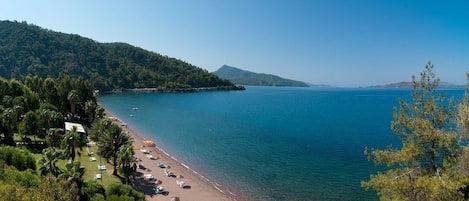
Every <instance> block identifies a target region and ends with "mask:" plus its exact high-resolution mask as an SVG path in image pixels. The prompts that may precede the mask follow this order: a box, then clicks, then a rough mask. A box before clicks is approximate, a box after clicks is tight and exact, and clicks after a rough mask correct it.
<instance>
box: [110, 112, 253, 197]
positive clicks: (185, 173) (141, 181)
mask: <svg viewBox="0 0 469 201" xmlns="http://www.w3.org/2000/svg"><path fill="white" fill-rule="evenodd" d="M106 115H107V117H108V118H111V119H112V120H113V121H114V122H115V123H116V124H119V125H121V126H122V128H123V130H124V131H125V132H126V133H127V134H128V135H129V136H130V137H132V139H133V146H134V149H135V157H136V158H137V160H138V161H139V162H138V163H139V164H140V165H142V166H141V167H139V168H137V173H136V174H135V178H134V179H133V185H134V186H135V187H136V188H137V189H138V190H139V191H141V192H143V193H144V194H145V196H146V200H167V201H169V200H178V199H175V198H179V200H181V201H233V200H237V201H240V200H247V199H245V198H241V197H240V196H238V195H235V194H234V193H232V192H230V191H229V190H228V189H226V188H225V187H223V186H219V185H217V184H216V183H215V182H212V181H210V180H208V179H207V178H206V177H204V176H202V175H200V174H198V173H197V172H195V171H193V170H192V169H190V168H189V166H187V165H185V164H181V163H180V162H178V161H177V160H176V159H175V158H173V157H171V156H170V155H169V154H167V153H166V152H165V151H163V150H162V149H160V148H158V146H157V140H158V139H144V138H143V137H142V136H140V135H139V134H138V133H136V132H135V131H134V130H132V129H131V126H130V125H127V124H126V123H125V122H122V121H121V120H120V119H119V118H118V117H115V116H113V115H112V114H111V113H110V112H109V111H106ZM145 140H152V141H153V142H155V143H156V146H154V147H152V146H148V145H147V144H145V143H144V141H145ZM159 163H163V164H164V166H165V167H164V168H162V167H158V164H159ZM165 171H170V172H172V173H173V174H174V176H173V177H169V176H167V174H166V173H165ZM151 177H153V178H152V179H149V178H151ZM181 181H182V182H184V183H185V184H187V185H188V186H187V187H185V188H181V187H180V185H178V184H177V183H180V182H181ZM157 186H160V187H163V193H162V194H156V193H155V191H154V189H153V188H154V187H157Z"/></svg>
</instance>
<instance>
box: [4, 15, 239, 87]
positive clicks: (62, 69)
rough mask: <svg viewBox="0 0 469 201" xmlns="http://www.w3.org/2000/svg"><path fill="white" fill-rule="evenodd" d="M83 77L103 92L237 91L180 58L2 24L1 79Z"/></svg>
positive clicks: (9, 22) (227, 82)
mask: <svg viewBox="0 0 469 201" xmlns="http://www.w3.org/2000/svg"><path fill="white" fill-rule="evenodd" d="M28 75H37V76H39V77H42V78H45V77H48V76H49V77H59V76H61V75H69V76H71V77H82V78H84V79H87V80H89V81H90V82H91V84H92V85H93V86H94V88H96V89H100V90H103V91H108V90H113V89H131V88H159V89H187V88H203V87H214V88H223V89H232V88H236V87H235V86H234V85H233V84H232V83H231V82H230V81H228V80H223V79H220V78H219V77H217V76H215V75H213V74H211V73H209V72H208V71H206V70H204V69H201V68H198V67H196V66H193V65H191V64H189V63H186V62H184V61H181V60H179V59H175V58H170V57H168V56H163V55H160V54H158V53H154V52H150V51H147V50H144V49H142V48H138V47H134V46H132V45H129V44H125V43H100V42H97V41H94V40H92V39H88V38H84V37H81V36H79V35H75V34H64V33H59V32H55V31H51V30H47V29H43V28H40V27H38V26H35V25H31V24H27V23H26V22H22V23H19V22H11V21H0V76H1V77H4V78H7V79H10V78H16V79H19V80H23V79H24V78H25V77H26V76H28Z"/></svg>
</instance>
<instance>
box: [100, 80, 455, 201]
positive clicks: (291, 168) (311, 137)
mask: <svg viewBox="0 0 469 201" xmlns="http://www.w3.org/2000/svg"><path fill="white" fill-rule="evenodd" d="M447 93H448V94H449V95H454V96H457V97H462V96H463V94H464V91H463V90H448V91H447ZM409 96H410V91H409V90H382V89H381V90H378V89H320V90H319V89H311V88H270V87H247V90H246V91H217V92H200V93H140V94H135V93H122V94H113V95H104V96H101V97H100V98H99V101H100V102H101V103H102V104H104V106H105V107H106V109H107V110H109V111H111V112H112V113H113V114H115V115H117V116H118V117H119V118H121V119H122V120H123V121H125V122H127V123H128V124H129V125H130V126H131V127H132V128H133V129H134V130H136V131H137V132H139V133H140V134H142V135H144V136H145V137H146V138H149V139H153V140H155V141H156V142H157V144H158V145H159V146H160V147H162V148H163V149H165V150H166V151H167V152H169V153H171V154H172V155H174V156H175V157H176V158H177V159H179V160H180V161H182V162H184V163H186V164H190V165H189V166H191V168H192V169H195V170H197V171H198V172H201V173H202V174H203V175H205V176H207V177H209V178H211V180H214V181H216V182H217V183H221V184H223V185H226V186H228V187H229V188H231V189H235V192H236V193H239V194H242V195H244V196H248V197H252V198H253V200H298V201H301V200H377V197H376V195H375V193H374V192H367V191H364V190H363V189H362V188H361V187H360V181H362V180H367V179H368V178H369V175H370V174H371V173H376V172H377V171H378V170H380V169H381V170H382V167H376V166H374V164H373V163H372V162H369V161H368V160H367V158H366V156H365V155H364V154H363V150H364V148H365V147H374V148H384V147H385V146H386V145H387V144H393V145H395V146H399V144H400V143H399V141H398V139H397V137H396V136H394V135H393V134H392V132H391V131H390V121H391V120H392V108H393V107H395V106H397V105H398V97H401V98H403V99H408V98H409ZM134 107H138V108H139V109H138V110H132V108H134Z"/></svg>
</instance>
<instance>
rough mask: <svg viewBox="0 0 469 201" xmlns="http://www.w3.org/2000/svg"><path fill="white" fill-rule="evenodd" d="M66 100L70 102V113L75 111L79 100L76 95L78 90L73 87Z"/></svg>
mask: <svg viewBox="0 0 469 201" xmlns="http://www.w3.org/2000/svg"><path fill="white" fill-rule="evenodd" d="M67 100H68V101H69V102H70V107H71V111H72V114H75V112H76V106H77V104H78V103H79V102H80V96H79V95H78V91H77V90H75V89H73V90H71V91H70V92H69V93H68V95H67Z"/></svg>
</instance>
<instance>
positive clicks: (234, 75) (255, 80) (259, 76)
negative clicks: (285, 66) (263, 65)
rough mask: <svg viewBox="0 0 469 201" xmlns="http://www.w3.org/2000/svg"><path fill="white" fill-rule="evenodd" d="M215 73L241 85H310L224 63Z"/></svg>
mask: <svg viewBox="0 0 469 201" xmlns="http://www.w3.org/2000/svg"><path fill="white" fill-rule="evenodd" d="M213 74H215V75H218V76H219V77H221V78H223V79H227V80H230V81H231V82H233V83H235V84H241V85H258V86H294V87H308V85H307V84H306V83H304V82H300V81H295V80H290V79H285V78H281V77H279V76H276V75H269V74H263V73H254V72H250V71H245V70H241V69H239V68H235V67H232V66H227V65H223V66H222V67H221V68H219V69H218V70H217V71H215V72H213Z"/></svg>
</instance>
